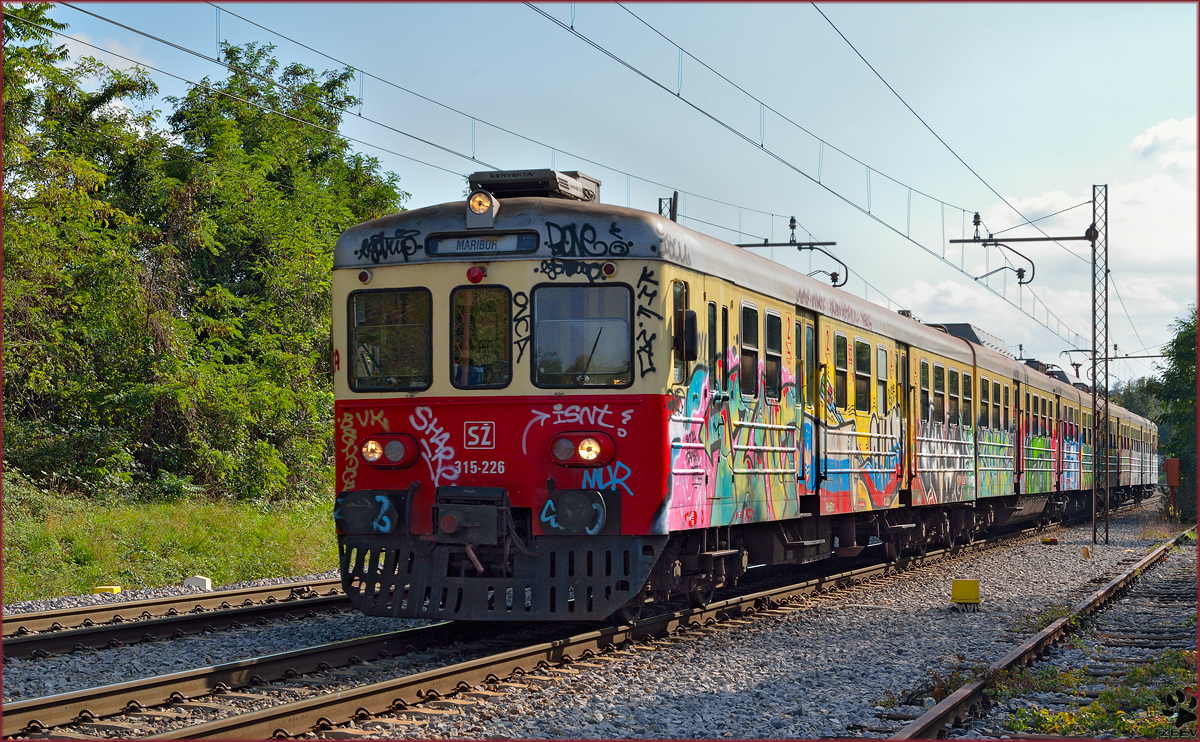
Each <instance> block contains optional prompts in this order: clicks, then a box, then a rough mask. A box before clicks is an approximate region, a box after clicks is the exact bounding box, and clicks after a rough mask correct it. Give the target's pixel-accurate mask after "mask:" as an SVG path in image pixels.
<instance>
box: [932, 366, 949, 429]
mask: <svg viewBox="0 0 1200 742" xmlns="http://www.w3.org/2000/svg"><path fill="white" fill-rule="evenodd" d="M933 421H934V422H935V423H941V422H945V421H946V369H945V367H944V366H942V365H941V364H939V363H935V364H933Z"/></svg>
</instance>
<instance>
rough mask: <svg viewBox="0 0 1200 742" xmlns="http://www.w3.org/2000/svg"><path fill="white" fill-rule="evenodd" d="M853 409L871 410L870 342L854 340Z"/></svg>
mask: <svg viewBox="0 0 1200 742" xmlns="http://www.w3.org/2000/svg"><path fill="white" fill-rule="evenodd" d="M854 409H856V410H858V411H859V412H870V411H871V344H870V343H864V342H860V341H858V340H855V341H854Z"/></svg>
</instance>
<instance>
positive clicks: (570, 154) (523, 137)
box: [208, 2, 785, 234]
mask: <svg viewBox="0 0 1200 742" xmlns="http://www.w3.org/2000/svg"><path fill="white" fill-rule="evenodd" d="M208 4H209V5H211V6H212V7H214V8H217V9H219V10H221V12H223V13H228V14H229V15H231V16H233V17H235V18H238V19H240V20H243V21H245V22H246V23H249V24H250V25H252V26H254V27H256V28H259V29H261V30H263V31H266V32H267V33H269V34H272V35H274V36H277V37H279V38H281V39H284V40H286V41H289V42H291V43H293V44H296V45H297V46H300V47H302V48H304V49H307V50H308V51H310V52H312V53H314V54H317V55H320V56H322V57H324V58H326V59H328V60H330V61H333V62H337V63H338V64H341V65H344V66H346V67H350V68H352V69H354V70H356V71H358V72H360V73H361V74H362V75H363V76H364V77H369V78H371V79H373V80H376V81H378V82H381V83H383V84H384V85H387V86H389V87H392V88H395V89H396V90H400V91H402V92H404V93H407V94H409V95H411V96H414V97H416V98H420V99H421V100H423V101H425V102H427V103H431V104H433V105H435V106H438V107H439V108H442V109H444V110H447V111H450V112H452V113H456V114H458V115H459V116H463V117H464V118H469V119H471V120H472V121H476V122H478V123H480V124H483V125H484V126H487V127H490V128H492V129H495V130H496V131H500V132H503V133H505V134H508V135H510V136H514V137H517V138H518V139H521V140H524V141H526V142H529V143H530V144H536V145H538V146H539V147H545V148H547V149H551V150H554V151H556V152H561V153H562V154H564V155H567V156H568V157H573V158H575V159H577V160H580V161H581V162H586V163H589V164H592V165H595V166H597V167H602V168H604V169H606V170H608V171H610V172H613V173H617V174H618V175H624V176H626V177H629V178H635V179H637V180H639V181H641V182H643V183H647V184H649V185H653V186H657V187H659V188H664V189H666V190H669V191H679V192H680V193H686V194H687V195H689V196H694V197H695V198H699V199H703V200H705V201H709V202H711V203H716V204H721V205H722V206H730V207H733V208H737V209H742V210H744V211H750V212H754V213H756V214H763V215H764V216H769V217H771V218H776V217H778V218H781V219H782V218H785V217H784V215H783V214H775V213H773V212H769V211H763V210H762V209H755V208H753V207H750V206H741V205H739V204H735V203H731V202H729V201H724V200H721V199H719V198H713V197H712V196H705V195H703V194H700V193H693V192H691V191H688V190H686V189H683V188H678V187H676V186H672V185H670V184H667V183H662V182H659V181H656V180H654V179H652V178H647V177H644V176H641V175H635V174H633V173H631V172H628V171H625V170H622V169H620V168H617V167H613V166H612V165H606V164H604V163H602V162H598V161H596V160H592V159H590V158H588V157H584V156H583V155H579V154H576V153H574V152H571V151H569V150H565V149H563V148H561V147H557V146H552V145H549V144H546V143H545V142H542V141H540V140H538V139H534V138H533V137H530V136H526V135H525V134H521V133H520V132H517V131H513V130H512V129H508V128H506V127H504V126H501V125H499V124H496V123H492V122H490V121H487V120H486V119H482V118H479V117H478V116H475V115H472V114H470V113H467V112H466V111H463V110H460V109H458V108H455V107H453V106H451V105H448V104H446V103H442V102H441V101H438V100H436V99H434V98H430V97H429V96H427V95H422V94H421V93H418V92H416V91H415V90H412V89H410V88H406V87H404V86H403V85H400V84H399V83H396V82H394V81H392V80H388V79H386V78H383V77H380V76H379V75H376V74H374V73H372V72H368V71H366V70H364V69H362V68H361V67H358V66H356V65H353V64H350V63H348V62H344V61H342V60H340V59H338V58H337V57H334V56H332V55H330V54H327V53H325V52H323V51H320V50H319V49H315V48H313V47H312V46H309V45H308V44H305V43H304V42H302V41H298V40H296V39H293V38H292V37H290V36H287V35H285V34H282V33H280V32H279V31H276V30H274V29H272V28H269V27H267V26H265V25H263V24H261V23H258V22H257V21H253V20H251V19H249V18H246V17H245V16H242V15H238V14H237V13H234V12H233V11H231V10H228V9H226V8H223V7H221V6H219V5H216V4H215V3H212V2H209V3H208ZM697 221H698V220H697ZM730 231H735V230H730ZM744 234H748V233H744Z"/></svg>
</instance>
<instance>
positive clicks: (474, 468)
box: [454, 461, 504, 474]
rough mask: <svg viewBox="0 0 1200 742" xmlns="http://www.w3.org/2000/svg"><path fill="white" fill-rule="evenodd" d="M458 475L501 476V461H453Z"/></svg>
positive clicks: (502, 463)
mask: <svg viewBox="0 0 1200 742" xmlns="http://www.w3.org/2000/svg"><path fill="white" fill-rule="evenodd" d="M454 465H455V466H456V467H457V468H458V473H459V474H503V473H504V462H503V461H455V462H454Z"/></svg>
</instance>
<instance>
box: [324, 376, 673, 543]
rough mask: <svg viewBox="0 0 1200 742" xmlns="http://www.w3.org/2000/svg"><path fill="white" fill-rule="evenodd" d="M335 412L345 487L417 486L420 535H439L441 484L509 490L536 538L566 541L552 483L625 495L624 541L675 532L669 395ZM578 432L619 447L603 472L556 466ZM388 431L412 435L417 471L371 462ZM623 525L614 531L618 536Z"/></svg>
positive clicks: (346, 407) (339, 408)
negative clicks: (370, 444)
mask: <svg viewBox="0 0 1200 742" xmlns="http://www.w3.org/2000/svg"><path fill="white" fill-rule="evenodd" d="M334 410H335V416H336V423H337V447H338V452H337V490H338V491H339V492H348V491H354V490H407V489H408V488H409V487H410V485H411V484H412V483H413V482H417V483H418V484H419V486H418V488H417V491H416V495H415V498H414V500H413V503H412V510H411V517H412V522H411V532H412V533H414V534H432V533H433V532H434V525H435V524H434V523H433V520H432V512H433V506H434V502H435V493H436V491H437V488H438V487H500V488H503V489H505V490H506V491H507V493H508V499H509V502H510V503H511V506H512V507H514V508H530V509H531V511H532V521H533V523H532V525H533V534H534V535H558V534H561V533H562V532H563V531H562V530H561V528H558V527H557V526H558V523H557V518H556V514H555V513H554V512H552V507H548V506H547V504H546V501H547V499H548V495H549V488H550V481H551V480H552V481H553V486H554V488H555V489H557V490H599V491H601V492H606V493H618V494H619V495H620V498H619V499H620V508H619V511H620V530H619V533H621V534H627V535H631V534H638V535H642V534H665V533H667V510H666V508H665V506H664V498H665V496H666V493H667V473H668V470H667V453H668V450H667V446H668V443H667V416H668V412H667V408H666V405H665V403H664V397H663V396H662V395H603V396H601V395H596V396H595V397H590V396H589V397H580V396H571V397H566V396H564V397H559V398H554V397H551V398H549V399H547V398H546V397H501V396H496V397H486V398H481V397H473V398H421V399H371V400H363V401H351V400H344V401H339V402H337V403H336V404H335V407H334ZM577 433H578V434H587V433H593V434H598V435H596V436H595V437H596V438H597V439H598V440H601V441H603V444H604V448H605V451H604V454H605V457H607V454H608V453H609V451H608V450H607V449H608V446H609V442H610V441H611V446H612V453H611V458H609V459H608V460H607V462H606V463H605V464H604V465H602V466H598V467H570V466H562V465H560V464H558V463H556V462H555V461H554V459H553V458H552V457H551V452H550V446H551V443H552V442H553V441H554V439H555V438H557V437H559V436H561V435H563V434H577ZM387 434H404V435H408V436H411V438H412V440H413V441H414V442H415V443H416V448H417V452H416V456H415V457H412V463H411V464H410V465H408V466H406V467H405V468H387V467H386V466H382V467H381V466H378V465H373V464H371V463H368V462H367V461H366V460H365V459H364V458H363V455H362V446H363V444H364V443H365V442H366V441H367V440H368V439H370V438H371V437H372V436H375V435H383V436H386V435H387ZM567 437H568V438H570V439H572V440H577V439H579V438H580V437H581V436H577V435H568V436H567ZM410 457H411V454H410ZM384 461H386V460H384ZM613 525H615V524H608V526H609V527H608V528H606V529H605V530H606V531H609V532H611V531H616V529H615V528H612V526H613Z"/></svg>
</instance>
